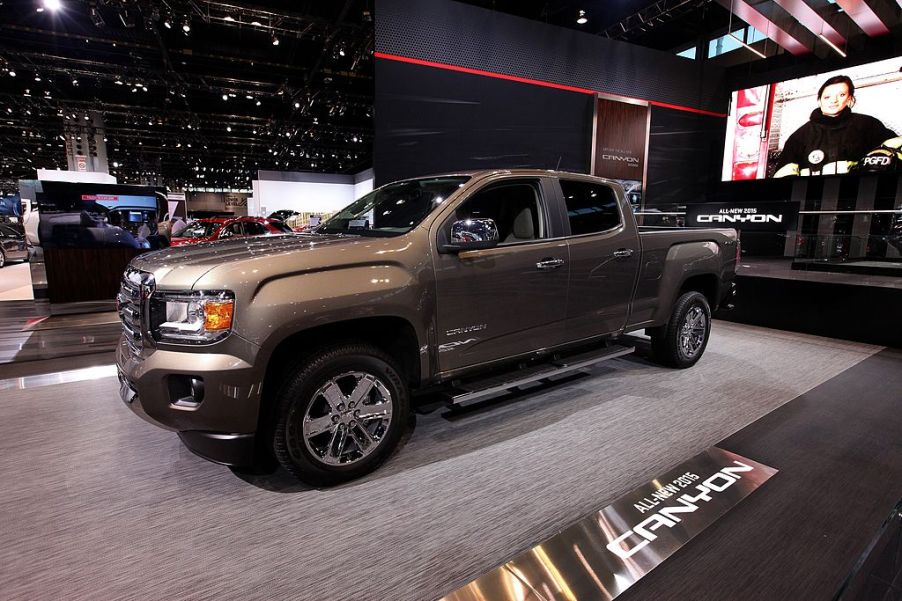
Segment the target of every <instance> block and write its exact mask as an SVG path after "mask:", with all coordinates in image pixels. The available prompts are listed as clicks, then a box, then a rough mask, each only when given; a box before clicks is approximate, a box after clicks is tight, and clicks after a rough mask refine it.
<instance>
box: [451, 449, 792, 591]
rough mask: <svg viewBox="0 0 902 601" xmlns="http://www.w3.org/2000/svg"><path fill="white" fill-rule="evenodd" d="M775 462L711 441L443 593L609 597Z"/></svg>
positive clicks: (739, 496)
mask: <svg viewBox="0 0 902 601" xmlns="http://www.w3.org/2000/svg"><path fill="white" fill-rule="evenodd" d="M776 473H777V470H775V469H773V468H771V467H768V466H766V465H762V464H760V463H757V462H755V461H751V460H750V459H746V458H745V457H742V456H740V455H736V454H735V453H731V452H729V451H724V450H723V449H720V448H718V447H711V448H710V449H708V450H707V451H705V452H703V453H700V454H698V455H696V456H695V457H693V458H692V459H690V460H688V461H686V462H685V463H683V464H681V465H679V466H677V467H676V468H674V469H672V470H670V471H669V472H667V473H666V474H664V475H662V476H660V477H659V478H656V479H655V480H652V481H651V482H649V483H647V484H644V485H642V486H641V487H639V488H638V489H636V490H635V491H633V492H631V493H629V494H628V495H626V496H624V497H621V498H620V499H618V500H617V501H615V502H614V503H612V504H611V505H609V506H608V507H605V508H604V509H602V510H601V511H598V512H596V513H593V514H592V515H590V516H588V517H586V518H583V519H582V520H580V521H579V522H577V523H576V524H574V525H572V526H570V527H569V528H567V529H566V530H563V531H562V532H560V533H559V534H556V535H555V536H553V537H552V538H550V539H549V540H547V541H545V542H544V543H542V544H540V545H536V546H535V547H533V548H532V549H530V550H529V551H526V552H525V553H522V554H520V555H518V556H517V557H515V558H513V559H512V560H510V561H508V562H507V563H505V564H504V565H502V566H500V567H498V568H496V569H494V570H492V571H491V572H489V573H488V574H485V575H483V576H481V577H479V578H477V579H476V580H474V581H473V582H471V583H469V584H468V585H466V586H464V587H462V588H460V589H458V590H456V591H454V592H453V593H451V594H450V595H447V596H445V597H443V598H442V600H441V601H514V600H517V601H558V600H561V601H583V600H590V599H591V600H593V601H595V600H598V601H606V600H610V599H614V598H615V597H617V596H618V595H620V593H622V592H623V591H625V590H626V589H628V588H629V587H630V586H632V585H633V584H635V583H636V582H637V581H638V580H639V579H640V578H642V577H643V576H645V575H646V574H648V573H649V572H650V571H652V570H653V569H654V568H656V567H657V566H658V565H660V564H661V562H663V561H664V560H665V559H667V558H668V557H670V556H671V555H673V554H674V553H675V552H676V551H677V550H679V549H680V547H682V546H683V545H685V544H686V543H687V542H689V541H690V540H692V538H694V537H695V536H696V535H697V534H698V533H700V532H701V531H702V530H704V529H705V528H707V527H708V526H710V525H711V524H713V523H714V522H715V521H717V519H718V518H720V517H721V516H722V515H724V514H725V513H726V512H727V511H729V510H730V509H731V508H732V507H733V506H734V505H736V504H737V503H739V502H740V501H742V500H743V499H744V498H745V497H747V496H748V495H750V494H751V493H752V492H753V491H754V490H755V489H757V488H758V487H759V486H761V485H762V484H764V483H765V482H766V481H767V480H768V479H770V477H771V476H773V475H774V474H776Z"/></svg>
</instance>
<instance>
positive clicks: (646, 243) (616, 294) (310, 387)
mask: <svg viewBox="0 0 902 601" xmlns="http://www.w3.org/2000/svg"><path fill="white" fill-rule="evenodd" d="M738 256H739V240H738V235H737V233H736V231H735V230H732V229H653V228H651V229H646V228H641V229H640V228H638V227H637V226H636V222H635V218H634V216H633V213H632V211H631V209H630V205H629V204H628V202H627V201H626V199H625V197H624V192H623V189H622V188H621V187H620V186H619V185H618V184H617V183H615V182H612V181H609V180H605V179H601V178H597V177H592V176H586V175H577V174H572V173H563V172H555V171H540V170H508V171H480V172H471V173H455V174H450V175H438V176H432V177H423V178H416V179H409V180H404V181H399V182H395V183H391V184H387V185H385V186H382V187H380V188H378V189H376V190H374V191H373V192H371V193H369V194H367V195H366V196H363V197H362V198H360V199H359V200H357V201H355V202H354V203H353V204H351V205H350V206H348V207H347V208H345V209H344V210H342V211H340V212H338V213H337V214H336V215H335V216H334V217H332V218H331V219H329V220H328V221H326V222H324V223H323V224H322V225H321V226H320V227H319V228H317V229H316V231H315V232H313V233H307V234H289V235H285V236H272V237H269V236H267V237H258V238H244V239H239V240H226V241H219V242H211V243H203V244H199V245H194V246H190V247H178V248H175V247H173V248H168V249H164V250H161V251H158V252H152V253H147V254H143V255H140V256H138V257H136V258H135V259H134V260H132V262H131V264H130V265H129V268H128V269H127V271H126V273H125V275H124V277H123V280H122V286H121V290H120V293H119V295H118V297H117V301H118V303H117V304H118V310H119V314H120V318H121V319H122V322H123V328H124V331H123V334H122V337H121V340H120V343H119V345H118V350H117V364H118V368H119V378H120V394H121V396H122V399H123V400H124V401H125V403H126V404H127V405H128V406H129V407H130V408H131V409H132V410H133V411H134V412H136V413H138V414H139V415H141V416H142V417H144V418H146V419H148V420H149V421H151V422H152V423H155V424H156V425H158V426H161V427H163V428H167V429H170V430H173V431H176V432H178V435H179V436H180V438H181V439H182V441H183V442H184V443H185V445H186V446H188V447H189V448H190V449H191V450H192V451H194V452H195V453H196V454H198V455H200V456H202V457H204V458H206V459H209V460H212V461H215V462H218V463H223V464H226V465H231V466H253V465H262V464H266V463H267V462H268V463H269V464H270V465H275V462H274V461H273V459H276V460H278V463H279V464H281V465H282V466H283V467H284V468H285V469H286V470H288V471H289V472H290V473H292V474H293V475H294V476H296V477H297V478H299V479H300V480H303V481H305V482H308V483H311V484H313V485H316V486H328V485H334V484H337V483H340V482H344V481H347V480H350V479H353V478H357V477H360V476H362V475H364V474H366V473H369V472H371V471H372V470H374V469H376V467H378V466H379V465H380V464H381V463H382V462H383V461H385V460H386V458H387V457H388V456H389V455H390V454H391V453H392V451H393V450H394V449H395V448H396V447H398V446H399V443H400V441H401V439H402V434H403V432H404V430H405V428H406V427H408V425H409V424H410V421H411V420H410V418H411V413H410V412H411V405H412V401H411V394H412V393H413V392H416V391H422V390H429V391H436V390H438V391H441V390H447V391H449V394H450V395H452V396H454V395H457V396H458V397H466V396H467V395H468V394H470V395H472V394H473V393H474V392H475V393H479V392H480V391H485V390H494V389H496V388H497V387H498V384H497V383H498V381H499V378H500V379H501V381H505V382H507V383H509V384H510V385H511V387H512V386H514V385H519V384H522V383H523V382H524V381H527V380H530V379H536V380H537V379H543V378H547V377H548V376H549V374H550V373H552V372H553V371H554V370H555V369H565V368H568V367H569V368H571V369H572V368H573V367H574V366H576V367H579V366H582V365H585V364H587V360H586V359H585V357H586V356H587V353H588V356H590V357H591V356H593V355H592V353H593V352H594V353H597V355H595V356H597V357H599V358H604V357H605V356H613V355H617V354H623V351H621V352H620V353H618V352H616V351H617V349H618V348H623V347H619V346H614V344H613V340H614V339H615V337H618V336H620V335H622V334H625V333H627V332H632V331H636V330H642V329H645V330H646V332H647V333H648V334H649V335H650V338H651V344H652V350H653V353H654V355H655V356H656V357H657V359H658V360H659V361H661V362H662V363H664V364H667V365H670V366H673V367H677V368H685V367H689V366H691V365H693V364H695V363H696V362H697V361H698V360H699V358H700V357H701V356H702V354H703V353H704V351H705V346H706V345H707V343H708V338H709V334H710V331H711V312H712V310H714V309H715V308H716V307H717V306H718V305H719V304H721V303H722V302H724V300H725V299H726V298H727V297H728V296H729V295H730V294H731V293H732V292H733V286H734V284H733V279H734V274H735V268H736V262H737V258H738ZM626 350H627V351H628V350H632V349H626ZM568 357H575V359H573V360H569V359H568ZM549 366H550V367H549ZM555 366H559V367H558V368H555ZM560 366H563V367H560ZM524 374H525V375H524ZM530 374H532V375H530ZM505 377H506V378H507V379H506V380H505V379H504V378H505ZM480 382H483V384H480ZM486 382H488V383H486ZM461 391H463V392H461ZM430 398H432V397H431V396H430ZM455 398H456V397H455Z"/></svg>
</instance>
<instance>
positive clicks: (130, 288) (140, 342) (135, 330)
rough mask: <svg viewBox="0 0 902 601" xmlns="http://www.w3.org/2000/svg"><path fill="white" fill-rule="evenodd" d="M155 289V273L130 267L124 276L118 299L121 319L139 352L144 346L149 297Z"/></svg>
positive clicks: (135, 349)
mask: <svg viewBox="0 0 902 601" xmlns="http://www.w3.org/2000/svg"><path fill="white" fill-rule="evenodd" d="M153 289H154V279H153V275H151V274H149V273H146V272H143V271H137V270H135V269H128V270H127V271H126V272H125V274H124V275H123V276H122V283H121V285H120V288H119V294H118V295H117V296H116V300H117V301H118V302H117V304H118V309H119V319H120V320H121V321H122V328H123V330H124V331H125V333H126V341H127V342H128V345H129V347H130V348H131V350H132V351H133V352H134V353H135V354H138V353H140V352H141V349H143V348H144V334H143V332H144V331H145V329H146V328H145V326H146V322H147V320H146V319H144V313H145V309H146V304H147V299H148V298H149V297H150V294H151V293H152V292H153Z"/></svg>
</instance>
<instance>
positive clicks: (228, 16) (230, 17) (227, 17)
mask: <svg viewBox="0 0 902 601" xmlns="http://www.w3.org/2000/svg"><path fill="white" fill-rule="evenodd" d="M223 21H228V22H229V23H232V22H234V21H235V19H233V18H232V15H226V17H225V18H224V19H223Z"/></svg>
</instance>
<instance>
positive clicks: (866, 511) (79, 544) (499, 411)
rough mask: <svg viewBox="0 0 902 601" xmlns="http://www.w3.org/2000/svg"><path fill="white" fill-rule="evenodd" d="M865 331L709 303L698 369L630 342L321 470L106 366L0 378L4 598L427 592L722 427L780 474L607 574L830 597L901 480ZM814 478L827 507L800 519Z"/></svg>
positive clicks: (335, 596)
mask: <svg viewBox="0 0 902 601" xmlns="http://www.w3.org/2000/svg"><path fill="white" fill-rule="evenodd" d="M882 350H883V349H882V347H876V346H870V345H864V344H858V343H850V342H844V341H836V340H831V339H825V338H818V337H813V336H807V335H800V334H791V333H786V332H781V331H776V330H767V329H763V328H757V327H752V326H745V325H738V324H733V323H726V322H716V323H715V331H714V335H713V337H712V341H711V343H710V345H709V347H708V350H707V353H706V355H705V356H704V358H703V359H702V361H701V362H700V363H699V364H698V365H697V366H696V367H695V368H693V369H690V370H669V369H665V368H662V367H659V366H656V365H654V364H652V363H649V362H648V361H646V360H645V359H643V358H642V357H639V356H631V357H626V358H621V359H616V360H613V361H611V362H610V363H608V364H606V365H605V366H602V367H598V368H596V369H594V370H592V371H591V372H590V373H588V374H587V375H585V376H582V377H578V378H574V379H571V380H568V381H566V382H563V383H560V384H558V385H556V386H553V387H546V388H540V389H537V390H535V391H531V392H526V393H521V394H518V395H516V396H515V397H512V398H508V399H502V400H500V401H498V402H495V403H491V404H489V405H485V406H481V407H479V408H477V409H475V410H472V411H469V412H466V413H463V414H457V415H448V414H447V413H446V412H445V411H444V410H438V411H434V412H432V413H429V414H427V415H418V416H417V419H416V426H415V428H414V429H413V431H412V432H411V434H410V438H409V441H408V442H407V444H406V446H405V447H404V448H403V449H401V451H400V452H398V453H397V454H396V455H395V456H394V457H392V458H391V459H390V460H389V462H388V463H387V464H386V465H385V466H383V467H382V468H381V469H380V470H379V471H377V472H376V473H374V474H372V475H370V476H369V477H367V478H364V479H362V480H360V481H357V482H353V483H350V484H348V485H345V486H341V487H337V488H333V489H322V490H320V489H312V488H309V487H306V486H303V485H300V484H297V483H296V482H294V481H292V480H291V479H290V478H289V477H288V476H287V475H286V474H285V473H284V472H283V471H281V470H280V471H277V472H275V473H274V474H272V475H269V476H263V477H250V476H239V475H236V474H235V473H233V472H231V471H229V470H228V469H226V468H223V467H221V466H217V465H213V464H211V463H208V462H205V461H203V460H201V459H199V458H197V457H196V456H194V455H193V454H191V453H190V452H189V451H187V450H186V449H184V448H183V447H181V445H180V443H179V442H178V439H177V438H176V436H175V435H174V434H171V433H169V432H165V431H162V430H159V429H157V428H154V427H153V426H150V425H149V424H146V423H145V422H143V421H142V420H140V419H138V418H137V417H135V416H134V415H133V414H131V412H130V411H129V410H128V409H127V408H126V407H125V406H124V405H122V403H121V401H120V400H119V398H118V390H117V382H116V379H115V378H101V379H97V380H93V381H84V382H77V383H70V384H61V385H51V386H42V387H39V388H34V389H25V390H5V391H3V393H2V394H0V476H2V478H3V482H2V483H0V523H2V524H3V527H2V528H0V566H2V568H0V598H4V599H55V598H65V599H91V600H104V599H136V600H137V599H171V600H175V599H217V600H228V599H242V600H245V599H266V600H274V599H292V600H298V599H301V600H304V599H310V600H321V599H328V600H330V601H337V600H343V599H349V600H350V599H353V600H355V601H365V600H369V599H372V600H384V599H396V600H407V599H409V600H413V601H428V600H430V599H436V598H438V597H441V596H442V595H444V594H446V593H448V592H450V591H452V590H454V589H456V588H458V587H459V586H462V585H463V584H466V583H467V582H469V581H470V580H472V579H474V578H476V577H477V576H479V575H480V574H482V573H484V572H486V571H488V570H490V569H492V568H494V567H495V566H497V565H499V564H501V563H502V562H504V561H505V560H507V559H509V558H511V557H513V556H514V555H516V554H517V553H519V552H520V551H523V550H525V549H528V548H530V547H532V546H533V545H534V544H536V543H538V542H540V541H542V540H544V539H546V538H548V537H549V536H551V535H553V534H554V533H556V532H558V531H560V530H561V529H562V528H564V527H566V526H567V525H569V524H571V523H573V522H574V521H576V520H577V519H579V518H581V517H583V516H585V515H587V514H588V513H590V512H592V511H594V510H597V509H599V508H601V507H604V506H605V505H608V504H609V503H610V502H611V501H613V500H614V499H616V498H618V497H620V496H621V495H623V494H624V493H626V492H628V491H630V490H633V489H634V488H635V487H636V486H637V485H639V484H641V483H644V482H647V481H648V480H649V479H650V478H652V477H654V476H655V475H657V474H660V473H663V472H664V471H666V470H667V469H668V468H670V467H672V466H674V465H677V464H678V463H680V462H682V461H684V460H686V459H687V458H689V457H691V456H693V455H695V454H697V453H698V452H700V451H702V450H703V449H706V448H708V447H709V446H711V445H714V444H717V443H719V442H721V441H723V442H721V444H722V446H723V447H724V448H727V449H729V450H733V451H735V452H738V453H741V454H743V455H746V456H747V457H749V458H751V459H755V460H757V461H761V462H762V463H766V464H768V465H772V466H773V467H777V468H778V469H780V470H781V472H780V474H778V476H776V477H775V478H774V482H773V483H770V482H769V483H767V485H766V486H765V487H764V488H762V490H760V491H758V492H756V493H755V494H754V495H753V496H752V497H751V498H750V499H748V500H746V501H745V502H744V503H743V504H741V505H740V506H739V507H738V508H737V509H736V510H734V511H735V513H734V512H731V513H730V514H728V515H727V516H726V517H725V518H724V519H723V520H722V521H721V522H719V523H718V524H716V525H715V526H713V527H712V528H711V529H709V531H706V532H703V533H702V534H701V535H700V536H699V537H697V538H696V539H695V540H693V541H692V542H691V543H690V545H689V546H687V547H686V548H685V549H683V550H681V551H680V552H679V553H677V554H676V555H675V556H674V557H673V558H671V559H670V560H668V562H666V563H665V564H664V565H662V566H661V567H660V568H658V570H656V571H655V572H652V574H651V575H650V576H648V577H647V578H648V579H647V580H643V581H640V582H639V583H638V584H637V585H635V586H634V587H633V588H632V589H631V590H629V591H627V593H626V594H625V595H624V597H623V598H633V599H646V598H653V597H665V598H674V599H676V598H679V599H693V598H698V599H702V598H704V599H708V598H710V599H714V598H717V599H732V598H744V599H752V598H754V599H768V600H769V599H775V598H793V599H813V598H829V597H823V595H824V594H825V593H826V591H827V590H828V589H829V588H830V587H832V586H833V585H834V584H835V583H836V581H837V579H840V578H842V577H843V576H844V574H843V572H844V571H847V569H848V567H849V566H848V560H849V558H851V557H856V556H857V555H858V554H860V552H861V551H862V549H856V548H854V546H855V544H857V542H858V541H859V538H858V533H855V536H854V537H853V536H852V531H853V530H854V529H855V528H860V529H861V532H860V534H861V538H862V540H863V539H864V538H866V537H868V536H870V535H871V534H872V532H869V530H873V528H875V527H876V526H875V525H874V524H873V523H872V518H873V517H874V516H877V515H879V514H880V512H881V511H882V512H883V515H884V516H885V515H886V513H887V512H888V511H889V509H890V508H891V507H892V503H891V504H890V505H888V506H887V507H886V508H881V507H879V506H880V505H881V504H882V503H883V502H884V500H885V499H890V498H892V497H893V496H896V497H898V496H902V495H900V491H899V487H900V482H902V479H899V478H898V477H895V474H896V473H897V472H896V471H894V470H898V469H899V464H900V463H902V453H899V449H898V446H896V447H894V446H893V443H892V436H895V440H897V441H898V440H899V439H900V438H902V436H900V434H902V425H900V424H899V421H898V420H899V411H898V407H899V405H900V402H902V401H900V396H899V395H900V394H902V393H900V390H902V386H899V383H898V382H896V381H895V380H894V379H893V375H892V374H893V373H895V374H896V377H898V374H899V373H900V372H902V369H900V366H902V361H900V359H899V357H898V356H897V355H896V354H893V353H881V351H882ZM878 353H879V354H878ZM856 369H858V371H855V370H856ZM894 370H895V371H894ZM847 374H851V375H847ZM824 386H826V387H828V388H827V390H828V392H830V394H829V395H828V396H829V397H830V398H829V400H821V397H820V396H808V395H812V394H816V393H817V391H818V390H821V388H818V387H824ZM881 387H882V396H879V395H878V392H880V391H881ZM817 394H820V393H817ZM878 396H879V398H878ZM793 399H797V401H793ZM798 399H801V401H799V400H798ZM790 401H793V402H792V403H790V404H789V405H785V404H786V403H789V402H790ZM843 402H844V403H847V404H848V406H847V407H845V410H844V412H841V411H840V408H841V407H839V406H840V405H842V403H843ZM784 405H785V407H783V406H784ZM780 407H783V409H780ZM775 410H777V411H776V413H773V412H774V411H775ZM893 412H894V414H891V415H884V414H885V413H893ZM765 416H767V417H765ZM762 417H764V418H765V422H764V423H765V424H766V425H765V426H764V427H763V428H761V429H760V430H759V431H758V432H757V434H755V435H746V434H744V433H743V432H742V430H743V428H745V427H746V426H748V425H749V424H752V423H753V422H755V421H756V420H758V419H759V418H762ZM767 420H772V421H767ZM856 420H858V422H857V423H856ZM759 423H761V422H759ZM806 423H807V424H809V425H810V431H809V430H806V428H805V424H806ZM833 430H836V431H833ZM737 432H738V434H737ZM733 434H736V435H735V436H731V435H733ZM752 443H757V444H758V445H759V446H752ZM895 444H898V443H895ZM809 449H814V451H815V453H816V454H817V457H816V458H814V459H812V458H810V457H806V454H807V453H809V452H810V450H809ZM893 452H895V456H894V455H893ZM835 470H839V471H841V472H843V473H842V474H840V473H837V472H836V471H835ZM882 470H886V471H885V473H886V474H888V475H889V476H890V477H895V479H891V478H890V477H888V478H886V479H882V480H878V479H877V476H878V475H879V474H880V473H883V472H882ZM850 474H851V475H850ZM817 475H821V477H820V478H818V477H816V476H817ZM865 476H866V477H867V482H868V484H867V486H863V485H862V486H858V487H856V484H855V483H856V481H857V479H858V478H864V477H865ZM864 481H865V480H862V482H864ZM784 487H785V488H784ZM839 488H841V489H842V490H840V491H838V492H837V489H839ZM831 494H840V495H842V497H843V498H844V499H848V498H849V497H854V500H855V504H856V505H857V507H853V508H849V507H843V506H841V504H840V503H838V502H837V503H835V504H833V503H830V502H829V501H828V500H823V499H820V496H823V497H824V498H825V499H827V498H829V495H831ZM837 498H838V497H837ZM819 499H820V500H819ZM817 502H820V503H823V504H825V505H829V506H830V507H831V508H832V509H831V511H832V513H819V514H815V515H816V516H817V518H816V519H815V520H809V519H807V518H808V517H809V515H808V512H807V509H808V508H811V507H812V506H813V505H812V504H814V503H817ZM834 517H835V518H838V519H839V523H838V524H837V523H836V522H835V521H833V518H834ZM828 518H830V519H828ZM859 520H860V522H859V523H856V521H859ZM734 524H736V525H734ZM877 525H879V524H877ZM734 528H736V530H734ZM792 537H797V538H799V540H798V541H796V540H795V539H793V538H792ZM853 543H854V544H853ZM716 549H720V551H716ZM725 549H726V550H725ZM744 549H749V551H744ZM731 557H732V558H736V559H737V560H739V559H741V562H740V564H739V565H732V563H731V562H728V561H727V558H731ZM705 562H720V563H717V564H712V565H716V566H718V567H716V568H715V569H714V572H713V573H712V572H711V571H710V570H709V568H708V565H707V564H706V563H705ZM733 568H735V569H736V570H739V575H738V576H737V575H733V574H731V573H730V569H733ZM803 571H804V572H805V573H804V574H803V573H802V572H803ZM690 574H691V577H690V576H689V575H690ZM790 577H791V578H796V579H800V580H801V583H795V584H792V583H785V582H778V580H779V579H781V578H782V579H786V578H790ZM831 579H832V580H831ZM806 591H812V592H814V593H816V595H815V596H810V595H808V594H806ZM756 592H757V593H758V594H756ZM784 592H785V593H786V594H785V595H784V594H783V593H784Z"/></svg>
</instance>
